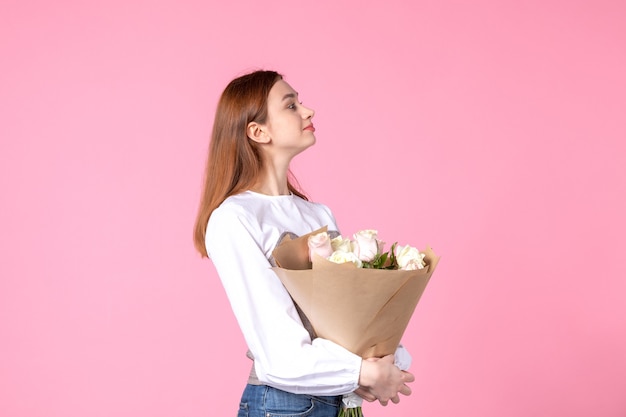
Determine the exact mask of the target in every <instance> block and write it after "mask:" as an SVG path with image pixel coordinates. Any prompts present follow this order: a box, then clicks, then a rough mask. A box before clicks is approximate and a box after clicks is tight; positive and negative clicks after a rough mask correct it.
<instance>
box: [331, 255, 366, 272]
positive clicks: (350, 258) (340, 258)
mask: <svg viewBox="0 0 626 417" xmlns="http://www.w3.org/2000/svg"><path fill="white" fill-rule="evenodd" d="M328 260H329V261H331V262H334V263H336V264H344V263H346V262H352V263H353V264H355V265H356V266H357V267H358V268H360V267H361V266H363V262H361V260H360V259H359V258H358V257H357V256H356V255H355V254H354V252H343V251H335V252H333V254H332V255H330V257H329V258H328Z"/></svg>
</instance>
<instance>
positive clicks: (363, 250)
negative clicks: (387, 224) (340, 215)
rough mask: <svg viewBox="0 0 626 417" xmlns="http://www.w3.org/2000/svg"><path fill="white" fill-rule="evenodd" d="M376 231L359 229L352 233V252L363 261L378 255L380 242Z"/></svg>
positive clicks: (368, 260) (370, 259)
mask: <svg viewBox="0 0 626 417" xmlns="http://www.w3.org/2000/svg"><path fill="white" fill-rule="evenodd" d="M377 237H378V231H376V230H371V229H369V230H361V231H360V232H357V233H355V234H354V243H355V245H354V253H355V254H356V256H358V257H359V259H360V260H362V261H363V262H370V261H372V260H374V258H375V257H376V255H378V254H379V253H380V252H379V248H380V243H379V241H378V239H377Z"/></svg>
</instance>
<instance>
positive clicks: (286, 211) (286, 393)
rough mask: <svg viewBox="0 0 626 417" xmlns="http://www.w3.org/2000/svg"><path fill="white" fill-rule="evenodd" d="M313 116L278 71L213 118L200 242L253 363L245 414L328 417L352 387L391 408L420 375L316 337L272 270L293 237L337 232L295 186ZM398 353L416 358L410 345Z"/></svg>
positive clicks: (242, 81)
mask: <svg viewBox="0 0 626 417" xmlns="http://www.w3.org/2000/svg"><path fill="white" fill-rule="evenodd" d="M314 114H315V112H314V111H313V110H312V109H310V108H308V107H305V106H304V105H303V104H302V103H301V102H300V101H299V99H298V93H297V92H296V91H295V90H294V89H293V88H292V87H291V86H290V85H289V84H287V83H286V82H285V81H284V80H283V78H282V76H281V75H280V74H278V73H276V72H273V71H256V72H253V73H250V74H247V75H244V76H241V77H239V78H236V79H234V80H233V81H231V82H230V84H229V85H228V86H227V87H226V89H225V90H224V92H223V93H222V96H221V98H220V101H219V103H218V107H217V111H216V114H215V122H214V125H213V134H212V138H211V143H210V149H209V156H208V161H207V166H206V177H205V183H204V190H203V195H202V199H201V203H200V209H199V212H198V216H197V220H196V225H195V236H194V242H195V246H196V248H197V250H198V251H199V252H200V253H201V255H202V256H204V257H210V258H211V260H212V261H213V264H214V265H215V267H216V270H217V273H218V275H219V277H220V279H221V281H222V284H223V286H224V288H225V290H226V293H227V295H228V298H229V300H230V303H231V306H232V309H233V311H234V313H235V316H236V318H237V321H238V323H239V325H240V327H241V330H242V332H243V335H244V338H245V340H246V343H247V345H248V349H249V352H248V357H249V358H250V359H252V360H253V365H252V371H251V373H250V377H249V379H248V383H247V385H246V388H245V390H244V393H243V396H242V400H241V404H240V411H239V416H250V417H257V416H258V417H267V416H272V415H289V416H299V415H303V416H304V415H306V416H311V417H322V416H328V417H330V416H336V415H337V412H338V410H339V407H340V402H341V396H342V395H343V394H347V393H350V392H353V391H355V392H356V393H357V394H358V395H360V396H361V397H363V398H364V399H366V400H368V401H375V400H378V401H380V403H381V404H383V405H386V404H387V403H388V401H392V402H394V403H397V402H398V401H399V394H403V395H409V394H410V393H411V390H410V389H409V387H408V386H407V385H406V384H407V383H409V382H412V381H413V380H414V377H413V375H411V374H410V373H408V372H404V371H401V370H400V369H399V368H398V367H397V366H396V365H394V355H389V356H387V357H384V358H381V359H377V360H371V359H370V360H363V359H362V358H360V357H359V356H357V355H354V354H353V353H351V352H349V351H348V350H346V349H344V348H342V347H341V346H339V345H337V344H335V343H333V342H331V341H329V340H325V339H322V338H312V337H311V336H312V333H310V332H309V330H307V326H305V324H303V323H307V320H306V317H301V315H300V314H299V311H298V309H297V307H296V306H295V305H294V303H293V301H292V300H291V297H290V296H289V294H288V292H287V291H286V289H285V288H284V287H283V285H282V283H281V282H280V280H279V279H278V277H277V276H276V275H275V274H274V272H273V271H272V270H271V269H270V268H271V267H272V266H273V259H272V255H271V254H272V250H273V249H274V248H275V247H276V245H277V244H278V242H279V241H280V239H281V238H282V237H284V236H285V234H292V235H298V236H299V235H303V234H306V233H309V232H311V231H313V230H316V229H318V228H320V227H322V226H328V229H329V230H331V231H332V230H335V231H336V230H337V225H336V222H335V219H334V217H333V214H332V213H331V211H330V210H329V209H328V207H326V206H325V205H322V204H319V203H314V202H311V201H308V200H307V198H306V197H305V196H304V195H303V194H302V193H301V192H300V191H299V190H298V189H297V188H296V187H294V185H293V183H292V181H290V179H291V175H290V171H289V164H290V162H291V160H292V158H293V157H294V156H296V155H298V154H299V153H300V152H302V151H304V150H305V149H307V148H308V147H310V146H311V145H313V144H314V143H315V135H314V132H315V127H314V126H313V123H312V118H313V115H314ZM395 356H396V357H403V360H404V361H405V362H406V361H407V358H408V360H409V361H410V356H409V355H408V353H406V351H404V350H403V349H402V348H399V349H398V351H397V352H396V355H395ZM274 413H276V414H274Z"/></svg>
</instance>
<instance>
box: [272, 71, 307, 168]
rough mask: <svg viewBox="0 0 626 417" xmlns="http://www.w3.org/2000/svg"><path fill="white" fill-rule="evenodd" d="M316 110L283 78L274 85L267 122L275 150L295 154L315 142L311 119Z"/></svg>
mask: <svg viewBox="0 0 626 417" xmlns="http://www.w3.org/2000/svg"><path fill="white" fill-rule="evenodd" d="M314 114H315V111H313V109H309V108H308V107H305V106H303V105H302V103H300V101H299V100H298V93H297V92H296V91H295V90H294V89H293V88H291V86H290V85H289V84H287V83H286V82H285V81H284V80H279V81H277V82H276V84H274V86H273V87H272V89H271V90H270V93H269V95H268V97H267V115H268V117H267V123H266V124H265V126H264V129H265V133H266V134H267V135H268V136H269V139H270V144H271V145H272V146H271V148H272V150H273V151H274V152H275V153H282V154H284V155H286V156H290V157H293V156H295V155H297V154H298V153H300V152H302V151H303V150H305V149H306V148H308V147H309V146H311V145H313V144H314V143H315V135H314V132H315V128H314V127H313V123H312V122H311V119H312V118H313V115H314Z"/></svg>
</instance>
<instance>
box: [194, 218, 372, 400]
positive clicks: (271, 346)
mask: <svg viewBox="0 0 626 417" xmlns="http://www.w3.org/2000/svg"><path fill="white" fill-rule="evenodd" d="M261 233H262V231H261V230H260V227H259V226H258V225H257V224H255V221H254V219H250V218H248V217H247V216H246V214H245V212H243V211H242V212H239V213H238V212H236V211H233V210H220V209H217V210H216V211H214V212H213V214H212V216H211V219H210V220H209V224H208V227H207V235H206V245H207V251H208V253H209V257H210V258H211V259H212V261H213V263H214V265H215V267H216V269H217V272H218V275H219V276H220V279H221V281H222V283H223V286H224V289H225V290H226V294H227V296H228V298H229V300H230V303H231V306H232V309H233V312H234V314H235V316H236V318H237V321H238V323H239V326H240V328H241V330H242V332H243V335H244V338H245V340H246V343H247V344H248V348H249V349H250V351H251V352H252V354H253V355H254V358H255V368H256V372H257V376H258V378H259V380H260V381H262V382H263V383H266V384H268V385H271V386H273V387H276V388H279V389H283V390H285V391H289V392H295V393H308V394H313V395H338V394H345V393H348V392H351V391H354V390H355V389H356V388H357V387H358V382H359V374H360V371H361V366H362V365H361V363H362V360H361V358H360V357H359V356H357V355H354V354H353V353H351V352H349V351H348V350H346V349H344V348H343V347H341V346H339V345H337V344H335V343H333V342H331V341H329V340H326V339H321V338H317V339H315V340H313V342H311V339H310V336H309V334H308V332H307V331H306V329H305V328H304V327H303V325H302V322H301V320H300V317H299V316H298V313H297V311H296V309H295V306H294V304H293V301H292V300H291V297H290V296H289V293H288V292H287V290H286V289H285V288H284V286H283V284H282V283H281V282H280V279H279V278H278V277H277V276H276V274H275V273H274V272H273V271H272V270H271V265H270V263H269V261H268V260H267V258H266V255H265V254H264V253H263V250H262V248H261V247H260V246H259V243H258V242H257V240H256V239H255V238H254V236H259V235H260V234H261ZM368 368H369V367H368Z"/></svg>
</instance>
